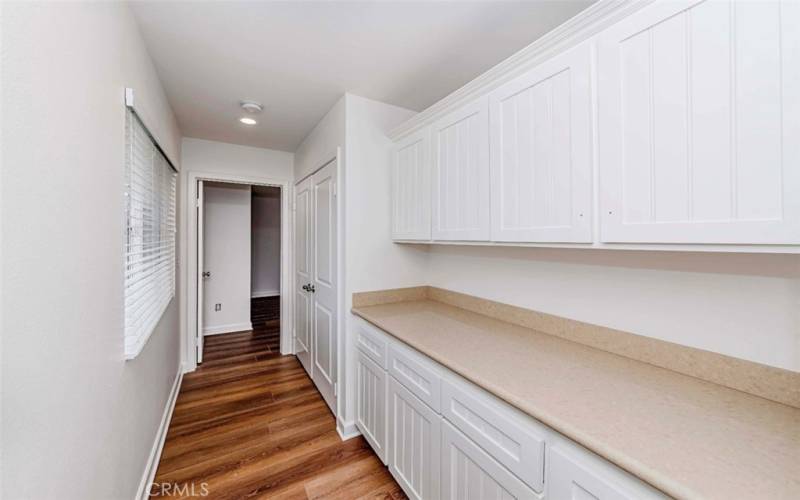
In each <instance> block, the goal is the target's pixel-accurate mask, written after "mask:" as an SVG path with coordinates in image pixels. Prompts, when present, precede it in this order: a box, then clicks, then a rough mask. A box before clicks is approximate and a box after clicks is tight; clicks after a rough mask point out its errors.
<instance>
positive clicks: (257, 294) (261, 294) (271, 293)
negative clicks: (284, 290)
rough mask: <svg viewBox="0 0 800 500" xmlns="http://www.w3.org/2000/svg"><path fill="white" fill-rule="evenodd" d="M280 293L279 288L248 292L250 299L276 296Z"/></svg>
mask: <svg viewBox="0 0 800 500" xmlns="http://www.w3.org/2000/svg"><path fill="white" fill-rule="evenodd" d="M280 294H281V291H280V290H262V291H260V292H253V293H251V294H250V298H252V299H260V298H261V297H277V296H279V295H280Z"/></svg>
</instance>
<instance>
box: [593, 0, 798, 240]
mask: <svg viewBox="0 0 800 500" xmlns="http://www.w3.org/2000/svg"><path fill="white" fill-rule="evenodd" d="M798 26H800V4H799V3H798V2H796V1H794V0H787V1H783V2H781V1H765V2H737V1H703V2H697V1H680V2H663V3H655V4H653V5H650V6H648V7H646V8H644V9H642V10H641V11H639V12H637V13H636V14H634V15H632V16H630V17H628V18H626V19H624V20H622V21H620V22H619V23H617V24H615V25H614V26H612V27H611V28H609V29H607V30H606V31H604V32H603V33H602V34H601V35H599V37H598V56H599V59H598V85H599V87H598V89H599V94H598V96H599V101H598V102H599V127H600V128H599V141H600V154H599V158H600V165H599V169H600V181H601V198H600V203H601V213H600V215H601V239H602V241H605V242H642V243H708V244H717V243H720V244H725V243H729V244H798V243H800V148H798V147H797V144H798V142H800V120H798V119H797V117H798V116H800V30H798V29H797V28H798Z"/></svg>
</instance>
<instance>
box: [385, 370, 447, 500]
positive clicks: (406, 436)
mask: <svg viewBox="0 0 800 500" xmlns="http://www.w3.org/2000/svg"><path fill="white" fill-rule="evenodd" d="M440 428H441V417H440V416H439V415H438V414H436V412H434V411H433V410H432V409H431V408H430V407H428V406H427V405H426V404H425V403H423V402H422V401H420V400H419V399H418V398H417V397H416V396H414V395H413V394H411V393H410V392H409V391H408V389H406V388H405V387H403V386H402V385H401V384H400V383H399V382H398V381H396V380H395V379H394V378H392V377H389V433H390V438H389V471H390V472H391V473H392V475H393V476H394V478H395V479H396V480H397V483H398V484H399V485H400V486H401V487H402V488H403V491H405V493H406V494H407V495H408V496H409V498H411V499H414V500H423V499H424V500H437V499H438V498H439V463H440V455H439V450H440V448H439V447H440V444H441V442H440V439H441V437H440V434H439V432H440Z"/></svg>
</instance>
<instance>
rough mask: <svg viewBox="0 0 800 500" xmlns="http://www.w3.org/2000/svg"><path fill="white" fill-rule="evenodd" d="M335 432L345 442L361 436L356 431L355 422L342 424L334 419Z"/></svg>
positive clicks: (358, 431)
mask: <svg viewBox="0 0 800 500" xmlns="http://www.w3.org/2000/svg"><path fill="white" fill-rule="evenodd" d="M336 432H338V433H339V437H340V438H342V441H347V440H348V439H353V438H354V437H357V436H360V435H361V431H360V430H358V427H357V426H356V423H355V422H342V421H341V420H339V419H336Z"/></svg>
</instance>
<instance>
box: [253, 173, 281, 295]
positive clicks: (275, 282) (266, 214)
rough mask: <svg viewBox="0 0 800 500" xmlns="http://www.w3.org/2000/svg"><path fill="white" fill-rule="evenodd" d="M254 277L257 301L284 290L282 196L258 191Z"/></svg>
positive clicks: (269, 190) (255, 191)
mask: <svg viewBox="0 0 800 500" xmlns="http://www.w3.org/2000/svg"><path fill="white" fill-rule="evenodd" d="M251 206H252V211H251V227H252V249H251V256H252V258H251V262H252V265H251V275H250V292H251V295H252V296H253V297H266V296H273V295H278V294H279V293H280V288H281V193H280V190H279V189H277V188H266V189H263V188H254V189H253V198H252V200H251Z"/></svg>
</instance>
